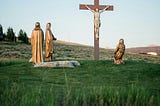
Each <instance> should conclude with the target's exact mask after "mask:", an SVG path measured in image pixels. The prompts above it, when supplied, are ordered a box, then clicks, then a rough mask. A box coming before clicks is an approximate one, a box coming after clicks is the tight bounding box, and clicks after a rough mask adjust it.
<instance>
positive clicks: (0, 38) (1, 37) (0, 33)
mask: <svg viewBox="0 0 160 106" xmlns="http://www.w3.org/2000/svg"><path fill="white" fill-rule="evenodd" d="M3 39H4V36H3V27H2V25H1V24H0V41H2V40H3Z"/></svg>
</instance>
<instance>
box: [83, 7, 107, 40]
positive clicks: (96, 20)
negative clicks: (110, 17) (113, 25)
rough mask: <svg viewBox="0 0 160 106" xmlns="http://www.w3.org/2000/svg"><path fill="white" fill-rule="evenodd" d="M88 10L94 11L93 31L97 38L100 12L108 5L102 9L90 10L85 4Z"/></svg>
mask: <svg viewBox="0 0 160 106" xmlns="http://www.w3.org/2000/svg"><path fill="white" fill-rule="evenodd" d="M85 6H86V8H88V10H90V11H91V12H93V13H94V26H95V27H94V32H95V34H96V39H99V27H100V26H101V21H100V14H101V13H102V12H104V11H105V10H106V9H107V8H109V6H106V7H105V8H104V9H103V10H99V9H98V8H96V9H95V10H92V9H91V8H89V7H88V6H87V5H85Z"/></svg>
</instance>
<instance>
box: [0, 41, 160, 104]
mask: <svg viewBox="0 0 160 106" xmlns="http://www.w3.org/2000/svg"><path fill="white" fill-rule="evenodd" d="M58 46H59V47H58V48H56V49H58V50H61V51H63V52H64V53H62V54H63V55H64V57H63V58H60V57H58V54H59V55H60V56H61V55H62V54H60V53H59V52H58V51H57V52H56V55H57V57H56V59H57V60H59V59H65V58H67V59H75V57H76V56H79V58H78V61H79V62H80V64H81V66H78V67H76V68H34V67H33V65H32V63H28V59H29V58H28V57H30V48H29V47H30V45H24V44H23V45H20V44H15V45H9V44H4V43H3V46H1V47H0V55H1V58H0V105H1V106H37V105H40V106H46V105H47V106H108V105H109V106H112V105H113V106H158V105H160V64H159V57H147V59H144V60H143V58H144V56H142V55H138V56H137V57H139V58H137V59H133V58H132V55H131V54H126V55H129V56H130V58H127V60H126V61H125V64H124V65H114V64H113V63H112V60H111V57H110V56H111V54H112V51H109V53H106V54H105V52H103V50H101V53H104V55H103V56H106V57H104V58H106V59H107V58H108V59H107V60H99V61H93V60H89V59H90V58H89V57H88V59H85V58H80V56H81V55H84V54H76V53H75V52H76V50H75V49H74V47H73V46H72V47H69V48H68V49H69V50H68V49H67V50H66V48H65V46H64V45H58ZM2 48H3V49H2ZM83 48H84V49H83ZM87 48H88V49H87ZM76 49H80V51H81V50H84V51H86V50H88V51H89V50H90V49H91V48H90V47H80V46H79V48H78V47H76ZM4 51H6V53H5V52H4ZM7 51H8V52H7ZM9 51H14V54H12V52H10V54H9ZM69 51H70V52H71V54H72V53H73V54H74V55H72V56H70V57H72V58H68V57H69V56H67V55H65V53H66V54H67V52H69ZM104 51H105V50H104ZM68 54H69V53H68ZM17 55H18V56H17ZM2 56H3V57H2ZM9 57H12V58H9ZM133 57H134V58H135V56H133ZM140 59H142V60H140ZM153 60H154V61H153ZM152 61H153V62H152Z"/></svg>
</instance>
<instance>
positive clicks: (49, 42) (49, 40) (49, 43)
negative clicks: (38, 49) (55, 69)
mask: <svg viewBox="0 0 160 106" xmlns="http://www.w3.org/2000/svg"><path fill="white" fill-rule="evenodd" d="M53 40H56V38H55V37H54V35H53V34H52V32H51V23H48V24H47V26H46V35H45V43H46V61H48V62H49V61H51V60H52V54H53V52H54V50H53V49H54V45H53Z"/></svg>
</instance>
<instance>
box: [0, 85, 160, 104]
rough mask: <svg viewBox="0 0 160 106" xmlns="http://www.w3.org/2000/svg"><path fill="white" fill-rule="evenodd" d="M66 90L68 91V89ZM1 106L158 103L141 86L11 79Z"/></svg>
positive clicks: (154, 97) (0, 99)
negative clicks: (27, 83)
mask: <svg viewBox="0 0 160 106" xmlns="http://www.w3.org/2000/svg"><path fill="white" fill-rule="evenodd" d="M68 90H69V92H68ZM1 93H2V94H1V96H0V105H1V106H31V105H32V106H36V105H41V106H44V105H47V106H158V105H160V101H159V100H160V99H159V98H158V96H154V95H152V94H150V93H149V92H148V91H147V89H145V88H138V87H137V86H136V85H132V86H130V87H128V88H112V87H106V86H100V87H97V86H95V87H81V88H70V89H68V88H67V87H64V88H59V87H56V86H43V85H42V86H37V87H34V88H30V87H29V86H25V85H24V84H17V83H12V84H11V85H10V86H6V87H5V89H3V92H1Z"/></svg>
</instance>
